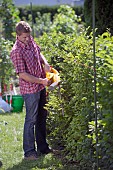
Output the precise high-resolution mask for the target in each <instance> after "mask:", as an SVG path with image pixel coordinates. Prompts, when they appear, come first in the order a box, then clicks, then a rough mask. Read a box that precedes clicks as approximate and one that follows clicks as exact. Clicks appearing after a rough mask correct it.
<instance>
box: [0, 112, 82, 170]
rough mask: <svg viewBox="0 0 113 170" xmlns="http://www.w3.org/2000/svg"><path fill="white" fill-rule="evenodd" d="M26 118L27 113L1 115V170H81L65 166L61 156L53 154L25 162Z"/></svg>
mask: <svg viewBox="0 0 113 170" xmlns="http://www.w3.org/2000/svg"><path fill="white" fill-rule="evenodd" d="M24 117H25V112H22V113H3V114H0V161H2V164H3V165H2V166H1V167H0V170H79V169H78V168H77V169H76V166H75V165H74V166H71V165H63V163H62V159H61V156H60V155H59V156H58V155H57V156H55V155H53V154H51V153H50V154H48V155H41V156H39V159H38V160H37V161H28V160H23V149H22V140H23V124H24ZM48 142H49V141H48Z"/></svg>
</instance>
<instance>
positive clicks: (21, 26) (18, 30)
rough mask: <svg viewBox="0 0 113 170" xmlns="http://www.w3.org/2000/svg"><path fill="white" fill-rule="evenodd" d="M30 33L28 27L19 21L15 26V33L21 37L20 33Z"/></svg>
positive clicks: (25, 23)
mask: <svg viewBox="0 0 113 170" xmlns="http://www.w3.org/2000/svg"><path fill="white" fill-rule="evenodd" d="M31 31H32V29H31V27H30V25H29V24H28V23H27V22H25V21H20V22H18V23H17V24H16V33H17V35H19V36H20V35H21V34H22V33H30V32H31Z"/></svg>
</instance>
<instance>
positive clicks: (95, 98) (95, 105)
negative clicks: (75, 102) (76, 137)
mask: <svg viewBox="0 0 113 170" xmlns="http://www.w3.org/2000/svg"><path fill="white" fill-rule="evenodd" d="M92 9H93V12H92V14H93V59H94V113H95V136H96V159H97V160H96V167H97V170H98V168H99V160H98V156H99V155H98V129H97V123H98V122H97V93H96V55H95V0H93V3H92Z"/></svg>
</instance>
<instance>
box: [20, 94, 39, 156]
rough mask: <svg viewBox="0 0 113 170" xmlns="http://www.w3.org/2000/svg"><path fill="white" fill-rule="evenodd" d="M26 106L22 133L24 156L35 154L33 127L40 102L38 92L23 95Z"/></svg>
mask: <svg viewBox="0 0 113 170" xmlns="http://www.w3.org/2000/svg"><path fill="white" fill-rule="evenodd" d="M23 98H24V100H25V106H26V117H25V123H24V133H23V149H24V153H25V157H26V156H28V157H29V156H30V155H32V154H35V153H36V151H35V136H34V125H35V123H36V119H37V115H38V104H39V100H40V92H39V93H35V94H26V95H23Z"/></svg>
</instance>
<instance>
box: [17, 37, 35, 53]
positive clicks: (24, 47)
mask: <svg viewBox="0 0 113 170" xmlns="http://www.w3.org/2000/svg"><path fill="white" fill-rule="evenodd" d="M31 39H32V37H30V42H29V43H28V44H27V45H26V44H24V43H23V42H22V41H20V40H19V39H18V37H16V41H17V43H18V44H19V45H20V46H21V47H22V48H23V49H28V50H29V49H31V43H32V41H31Z"/></svg>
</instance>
